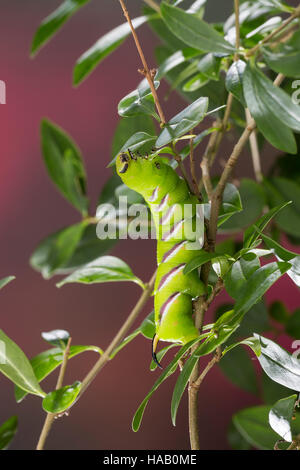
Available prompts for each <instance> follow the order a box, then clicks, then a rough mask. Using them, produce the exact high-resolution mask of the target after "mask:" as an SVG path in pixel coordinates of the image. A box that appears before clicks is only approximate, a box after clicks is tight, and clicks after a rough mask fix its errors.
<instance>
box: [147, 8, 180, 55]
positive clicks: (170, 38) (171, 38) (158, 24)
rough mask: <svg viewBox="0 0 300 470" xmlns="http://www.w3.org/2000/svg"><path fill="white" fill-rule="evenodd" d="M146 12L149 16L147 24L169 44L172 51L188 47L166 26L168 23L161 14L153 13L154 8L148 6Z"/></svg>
mask: <svg viewBox="0 0 300 470" xmlns="http://www.w3.org/2000/svg"><path fill="white" fill-rule="evenodd" d="M144 12H145V13H146V14H147V16H148V20H147V25H148V26H149V27H150V28H151V30H152V31H153V32H154V33H155V34H156V35H157V36H158V37H159V39H160V40H161V41H162V42H163V43H164V44H165V45H166V46H168V48H169V50H170V53H172V52H175V51H178V50H182V49H185V48H186V44H185V43H184V42H183V41H181V40H180V39H179V38H177V37H176V36H175V35H174V34H173V33H171V31H170V30H169V29H168V28H166V24H165V22H164V21H163V19H162V18H161V16H160V15H157V16H155V15H153V10H152V9H151V10H150V9H148V8H147V7H146V8H144ZM163 47H165V46H163ZM169 55H170V54H169Z"/></svg>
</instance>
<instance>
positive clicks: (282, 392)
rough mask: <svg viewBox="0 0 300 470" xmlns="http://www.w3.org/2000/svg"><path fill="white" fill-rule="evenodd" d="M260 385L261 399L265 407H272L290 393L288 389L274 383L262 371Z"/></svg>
mask: <svg viewBox="0 0 300 470" xmlns="http://www.w3.org/2000/svg"><path fill="white" fill-rule="evenodd" d="M261 384H262V398H263V401H264V402H265V403H266V404H267V405H273V404H274V403H275V402H276V401H277V400H280V398H285V397H287V396H288V395H289V394H290V393H291V391H290V389H288V388H287V387H284V386H283V385H280V384H278V383H277V382H274V381H273V380H272V379H270V377H269V376H268V375H267V374H266V373H265V372H264V371H263V372H262V381H261Z"/></svg>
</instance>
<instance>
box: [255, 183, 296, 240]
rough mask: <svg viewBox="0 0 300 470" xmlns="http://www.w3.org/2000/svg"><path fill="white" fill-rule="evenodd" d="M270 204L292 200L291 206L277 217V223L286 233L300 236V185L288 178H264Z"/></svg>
mask: <svg viewBox="0 0 300 470" xmlns="http://www.w3.org/2000/svg"><path fill="white" fill-rule="evenodd" d="M264 186H265V190H266V192H267V195H268V198H269V201H270V205H271V206H275V205H277V204H283V203H284V202H286V201H290V202H291V201H292V204H291V205H290V207H287V208H286V209H285V211H284V212H282V213H281V214H278V216H277V217H276V224H277V225H278V227H279V228H280V229H281V230H282V231H283V232H285V233H288V234H290V235H293V236H295V237H299V236H300V216H299V212H300V185H299V184H298V183H296V182H295V181H293V180H292V179H287V178H272V179H268V180H267V179H266V180H264Z"/></svg>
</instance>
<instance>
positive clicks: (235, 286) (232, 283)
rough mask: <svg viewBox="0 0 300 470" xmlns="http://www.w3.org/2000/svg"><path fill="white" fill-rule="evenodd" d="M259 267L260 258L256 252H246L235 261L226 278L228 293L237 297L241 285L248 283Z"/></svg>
mask: <svg viewBox="0 0 300 470" xmlns="http://www.w3.org/2000/svg"><path fill="white" fill-rule="evenodd" d="M259 268H260V262H259V258H258V257H257V256H256V255H255V254H254V253H246V254H245V255H244V256H242V257H241V258H240V259H238V260H237V261H235V262H234V263H233V265H232V266H231V268H230V270H229V272H228V273H227V274H226V276H225V278H224V281H225V288H226V291H227V292H228V294H229V295H230V296H231V297H233V298H234V299H236V298H237V297H238V296H239V293H240V289H241V287H242V286H244V285H245V284H247V282H248V279H249V277H250V276H251V275H252V274H253V273H254V272H255V271H256V270H257V269H259Z"/></svg>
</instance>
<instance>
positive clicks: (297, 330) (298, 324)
mask: <svg viewBox="0 0 300 470" xmlns="http://www.w3.org/2000/svg"><path fill="white" fill-rule="evenodd" d="M285 330H286V332H287V334H288V335H290V336H291V337H292V338H296V339H299V338H300V308H298V309H297V310H295V311H294V312H293V313H292V315H291V316H290V317H289V318H288V320H287V322H286V325H285Z"/></svg>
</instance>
